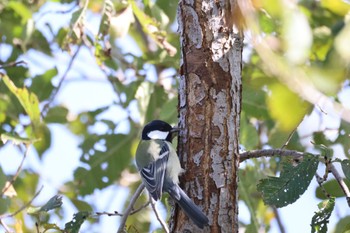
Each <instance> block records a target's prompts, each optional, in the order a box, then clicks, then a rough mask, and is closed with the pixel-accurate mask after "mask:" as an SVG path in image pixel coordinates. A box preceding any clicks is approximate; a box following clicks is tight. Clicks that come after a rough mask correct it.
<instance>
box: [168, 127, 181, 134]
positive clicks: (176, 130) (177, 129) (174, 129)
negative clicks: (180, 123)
mask: <svg viewBox="0 0 350 233" xmlns="http://www.w3.org/2000/svg"><path fill="white" fill-rule="evenodd" d="M179 131H180V128H178V127H173V129H172V130H170V132H171V133H177V132H179Z"/></svg>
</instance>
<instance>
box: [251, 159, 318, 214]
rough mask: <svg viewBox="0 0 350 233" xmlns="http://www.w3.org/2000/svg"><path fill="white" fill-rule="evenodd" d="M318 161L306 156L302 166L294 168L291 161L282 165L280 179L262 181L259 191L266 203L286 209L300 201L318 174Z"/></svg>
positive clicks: (273, 178)
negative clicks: (287, 206) (285, 207)
mask: <svg viewBox="0 0 350 233" xmlns="http://www.w3.org/2000/svg"><path fill="white" fill-rule="evenodd" d="M317 166H318V160H317V158H315V157H314V156H313V155H305V156H304V157H303V161H302V162H300V164H298V165H296V166H293V165H292V164H291V163H290V162H289V161H288V162H283V163H282V172H281V175H280V177H269V178H267V179H262V180H260V183H259V184H258V191H259V192H261V193H262V195H263V199H264V202H265V203H266V204H268V205H272V206H276V207H284V206H286V205H289V204H291V203H293V202H295V201H296V200H298V199H299V197H300V195H302V194H303V193H304V192H305V191H306V189H307V188H308V187H309V184H310V182H311V180H312V178H313V176H314V174H315V172H316V169H317Z"/></svg>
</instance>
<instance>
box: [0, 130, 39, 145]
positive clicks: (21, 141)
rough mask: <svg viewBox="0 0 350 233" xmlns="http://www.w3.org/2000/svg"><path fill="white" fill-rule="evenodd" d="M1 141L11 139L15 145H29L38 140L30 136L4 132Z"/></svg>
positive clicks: (0, 137) (0, 136)
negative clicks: (24, 136) (25, 136)
mask: <svg viewBox="0 0 350 233" xmlns="http://www.w3.org/2000/svg"><path fill="white" fill-rule="evenodd" d="M0 139H1V141H2V142H3V143H4V144H5V143H6V142H7V141H11V142H12V143H13V144H14V145H20V144H26V145H29V144H31V143H33V142H35V141H36V140H32V139H29V138H23V137H20V136H18V135H14V134H10V133H2V134H1V135H0Z"/></svg>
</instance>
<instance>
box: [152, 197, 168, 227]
mask: <svg viewBox="0 0 350 233" xmlns="http://www.w3.org/2000/svg"><path fill="white" fill-rule="evenodd" d="M149 199H150V202H151V206H152V209H153V212H154V214H155V215H156V218H157V220H158V222H159V223H160V225H161V226H162V227H163V229H164V232H166V233H169V228H168V226H167V224H166V223H165V222H164V221H163V219H162V218H161V217H160V215H159V213H158V210H157V208H156V205H155V201H154V200H153V199H152V197H151V196H149Z"/></svg>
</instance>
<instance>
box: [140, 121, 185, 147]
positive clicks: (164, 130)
mask: <svg viewBox="0 0 350 233" xmlns="http://www.w3.org/2000/svg"><path fill="white" fill-rule="evenodd" d="M178 131H179V128H173V127H172V126H171V125H169V124H168V123H166V122H164V121H161V120H153V121H151V122H149V123H148V124H147V125H145V127H144V128H143V131H142V140H151V139H161V140H166V141H168V142H171V140H172V139H173V133H175V132H178Z"/></svg>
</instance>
